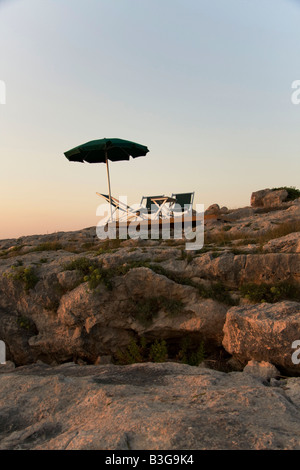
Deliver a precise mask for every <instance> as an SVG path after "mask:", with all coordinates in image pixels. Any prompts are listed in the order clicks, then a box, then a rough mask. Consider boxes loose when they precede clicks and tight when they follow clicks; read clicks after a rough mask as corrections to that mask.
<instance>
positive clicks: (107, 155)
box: [64, 138, 149, 213]
mask: <svg viewBox="0 0 300 470" xmlns="http://www.w3.org/2000/svg"><path fill="white" fill-rule="evenodd" d="M148 152H149V150H148V148H147V147H146V146H144V145H141V144H137V143H136V142H131V141H130V140H123V139H115V138H113V139H100V140H91V141H90V142H86V143H85V144H82V145H78V146H77V147H74V148H73V149H71V150H68V151H67V152H64V155H65V156H66V157H67V159H68V160H69V161H70V162H81V163H83V162H87V163H106V169H107V178H108V190H109V200H110V202H111V189H110V177H109V167H108V160H111V161H112V162H117V161H121V160H129V159H130V157H132V158H137V157H144V156H145V155H146V154H147V153H148ZM110 210H111V206H110ZM111 213H112V212H111Z"/></svg>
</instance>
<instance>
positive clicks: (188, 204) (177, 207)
mask: <svg viewBox="0 0 300 470" xmlns="http://www.w3.org/2000/svg"><path fill="white" fill-rule="evenodd" d="M194 196H195V192H192V193H179V194H174V193H173V194H172V196H171V197H172V198H174V199H176V202H175V203H171V204H170V206H169V210H170V212H171V213H173V215H176V214H177V215H182V214H188V213H191V212H192V208H193V202H194Z"/></svg>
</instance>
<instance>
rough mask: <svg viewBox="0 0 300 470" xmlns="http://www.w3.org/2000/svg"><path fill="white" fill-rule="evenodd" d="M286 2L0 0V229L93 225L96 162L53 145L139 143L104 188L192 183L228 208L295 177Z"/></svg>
mask: <svg viewBox="0 0 300 470" xmlns="http://www.w3.org/2000/svg"><path fill="white" fill-rule="evenodd" d="M299 25H300V1H298V0H226V1H225V0H59V1H55V0H0V80H1V81H3V82H4V83H5V85H6V104H0V158H1V167H0V172H1V173H0V175H1V178H0V217H1V219H0V220H1V224H0V238H8V237H18V236H21V235H27V234H34V233H47V232H48V233H52V232H55V231H61V230H63V231H65V230H76V229H81V228H84V227H88V226H92V225H95V224H96V223H97V222H98V219H97V217H96V208H97V205H98V204H99V202H100V199H99V198H98V197H97V196H96V194H95V193H96V191H99V192H103V193H107V181H106V169H105V165H103V164H95V165H90V164H80V163H70V162H68V160H67V159H66V158H65V157H64V154H63V153H64V152H65V151H66V150H69V149H71V148H73V147H75V146H77V145H79V144H81V143H84V142H87V141H89V140H94V139H100V138H103V137H119V138H123V139H128V140H133V141H136V142H138V143H140V144H143V145H147V146H148V148H149V150H150V152H149V153H148V155H147V156H146V157H143V158H137V159H135V160H131V161H130V162H117V163H112V164H111V165H110V172H111V184H112V194H113V195H114V196H115V197H118V196H120V195H127V196H128V202H129V203H136V202H140V199H141V197H142V195H151V194H162V193H164V194H171V193H172V192H175V193H176V192H186V191H195V202H196V203H203V204H205V207H207V206H208V205H210V204H213V203H218V204H219V205H221V206H223V205H226V206H227V207H230V208H234V207H242V206H246V205H249V203H250V196H251V192H253V191H256V190H259V189H263V188H268V187H269V188H272V187H277V186H296V187H298V188H299V186H300V159H299V156H300V105H298V106H297V105H293V104H292V102H291V94H292V88H291V84H292V82H293V81H295V80H300V63H299V52H300V51H299V49H300V27H299Z"/></svg>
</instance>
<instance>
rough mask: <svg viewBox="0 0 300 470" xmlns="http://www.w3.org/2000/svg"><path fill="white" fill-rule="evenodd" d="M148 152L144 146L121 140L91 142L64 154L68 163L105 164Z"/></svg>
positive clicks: (141, 155) (140, 155)
mask: <svg viewBox="0 0 300 470" xmlns="http://www.w3.org/2000/svg"><path fill="white" fill-rule="evenodd" d="M148 152H149V150H148V148H147V147H145V146H144V145H141V144H137V143H135V142H130V141H129V140H123V139H100V140H91V141H90V142H87V143H85V144H83V145H78V147H75V148H73V149H71V150H68V151H67V152H65V153H64V154H65V156H66V157H67V159H68V160H69V161H70V162H88V163H106V160H111V161H112V162H117V161H120V160H129V158H130V157H132V158H136V157H143V156H145V155H146V154H147V153H148Z"/></svg>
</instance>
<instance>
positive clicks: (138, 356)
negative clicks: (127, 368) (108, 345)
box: [115, 337, 146, 365]
mask: <svg viewBox="0 0 300 470" xmlns="http://www.w3.org/2000/svg"><path fill="white" fill-rule="evenodd" d="M145 355H146V341H145V339H144V338H143V337H142V338H141V339H140V342H138V341H136V340H134V339H132V340H131V341H130V343H129V345H128V346H127V348H126V349H125V350H123V351H122V350H120V349H119V350H118V351H117V353H116V361H115V362H116V363H117V364H123V365H125V364H135V363H138V362H144V361H145Z"/></svg>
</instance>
